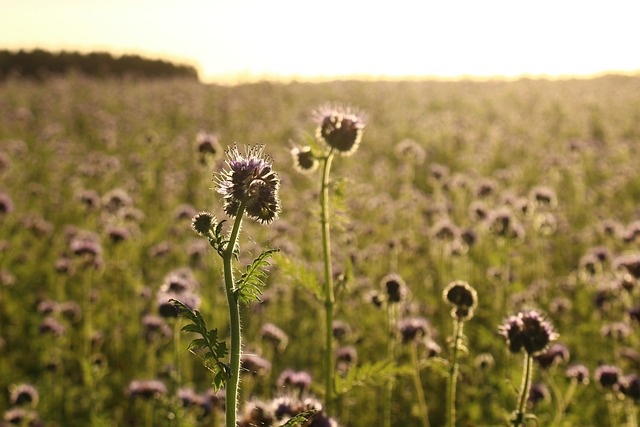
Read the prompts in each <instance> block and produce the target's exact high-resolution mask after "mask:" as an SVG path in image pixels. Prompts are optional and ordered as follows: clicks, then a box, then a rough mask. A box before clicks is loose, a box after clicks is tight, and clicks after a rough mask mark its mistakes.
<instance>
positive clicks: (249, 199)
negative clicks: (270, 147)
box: [217, 145, 280, 224]
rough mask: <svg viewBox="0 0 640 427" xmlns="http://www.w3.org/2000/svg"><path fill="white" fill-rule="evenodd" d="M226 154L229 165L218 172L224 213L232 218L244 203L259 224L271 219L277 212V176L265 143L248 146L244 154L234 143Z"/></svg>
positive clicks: (275, 216)
mask: <svg viewBox="0 0 640 427" xmlns="http://www.w3.org/2000/svg"><path fill="white" fill-rule="evenodd" d="M226 155H227V161H226V163H227V166H229V169H228V170H225V171H223V172H221V173H220V175H219V176H218V188H217V191H218V193H220V194H222V195H223V196H224V211H225V213H226V214H227V215H229V216H230V217H232V218H234V217H235V216H236V215H237V213H238V209H239V208H240V206H241V205H244V206H245V209H246V213H247V216H249V217H250V218H252V219H255V220H256V221H258V222H259V223H261V224H269V223H271V222H273V221H274V220H275V219H276V218H278V214H279V212H280V198H279V197H278V191H279V189H280V179H279V178H278V174H277V173H276V172H274V171H273V169H272V167H271V166H272V163H273V161H272V159H271V157H269V156H267V155H265V154H264V145H254V146H247V147H246V148H245V154H244V155H243V154H241V153H240V151H239V150H238V147H237V146H236V145H234V146H233V147H231V148H230V149H227V150H226Z"/></svg>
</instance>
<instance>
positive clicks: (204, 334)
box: [171, 300, 229, 391]
mask: <svg viewBox="0 0 640 427" xmlns="http://www.w3.org/2000/svg"><path fill="white" fill-rule="evenodd" d="M171 303H172V304H173V305H174V307H176V308H177V309H178V314H179V315H180V316H182V317H185V318H187V319H188V320H190V321H191V323H189V324H187V325H185V326H183V327H182V329H181V330H182V331H185V332H190V333H196V334H199V335H200V338H195V339H193V340H192V341H191V342H190V343H189V346H188V347H187V349H188V350H189V351H190V352H192V353H193V354H195V355H197V356H198V357H200V358H201V359H202V362H203V364H204V366H205V367H206V368H207V369H208V370H210V371H211V372H212V373H213V385H214V388H215V389H216V391H217V390H219V389H220V388H221V387H223V386H224V383H225V381H226V378H227V377H228V376H229V375H228V374H229V367H228V365H226V364H224V363H223V362H221V361H220V359H222V358H223V357H225V356H226V355H227V353H228V350H227V344H226V342H224V341H218V330H217V329H212V330H208V329H207V325H206V322H205V320H204V318H203V317H202V314H200V312H198V311H197V310H192V309H191V308H189V307H188V306H187V305H185V304H184V303H182V302H180V301H178V300H171Z"/></svg>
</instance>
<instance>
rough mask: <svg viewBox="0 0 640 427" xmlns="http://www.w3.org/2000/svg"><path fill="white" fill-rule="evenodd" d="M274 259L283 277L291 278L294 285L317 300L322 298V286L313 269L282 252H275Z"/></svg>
mask: <svg viewBox="0 0 640 427" xmlns="http://www.w3.org/2000/svg"><path fill="white" fill-rule="evenodd" d="M275 260H276V263H277V265H278V269H279V270H280V271H281V273H282V275H283V276H284V277H287V278H289V279H292V280H293V283H294V285H296V286H300V287H301V288H303V289H305V290H306V291H308V292H309V293H311V295H313V296H314V297H315V298H316V299H317V300H318V301H320V300H321V299H322V287H321V286H320V283H319V282H318V277H317V276H316V273H315V272H314V271H312V270H311V269H309V268H307V267H306V266H305V265H304V264H303V263H302V262H298V261H295V260H294V259H293V258H291V257H289V256H287V255H285V254H284V253H279V254H277V255H276V256H275Z"/></svg>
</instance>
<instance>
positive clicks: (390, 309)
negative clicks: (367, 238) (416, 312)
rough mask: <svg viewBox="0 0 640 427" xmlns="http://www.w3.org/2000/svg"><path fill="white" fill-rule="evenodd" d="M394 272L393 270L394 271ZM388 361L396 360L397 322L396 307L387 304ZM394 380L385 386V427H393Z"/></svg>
mask: <svg viewBox="0 0 640 427" xmlns="http://www.w3.org/2000/svg"><path fill="white" fill-rule="evenodd" d="M392 271H393V270H392ZM386 306H387V325H386V326H387V360H388V361H389V362H391V361H394V360H395V337H394V336H392V334H391V331H392V330H393V327H394V325H395V322H396V320H395V319H396V305H395V304H389V303H388V302H387V304H386ZM393 383H394V379H393V378H389V379H388V380H387V382H386V384H385V390H384V392H385V399H384V402H383V404H384V427H391V398H392V397H393V385H394V384H393Z"/></svg>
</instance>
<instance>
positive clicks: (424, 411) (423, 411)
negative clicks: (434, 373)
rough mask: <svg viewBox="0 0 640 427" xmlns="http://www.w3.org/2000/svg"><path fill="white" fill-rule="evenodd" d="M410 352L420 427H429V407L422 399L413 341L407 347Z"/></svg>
mask: <svg viewBox="0 0 640 427" xmlns="http://www.w3.org/2000/svg"><path fill="white" fill-rule="evenodd" d="M409 351H410V352H411V363H412V364H413V385H414V386H415V388H416V394H417V395H418V405H419V406H420V419H421V420H422V427H429V407H428V406H427V400H426V399H425V397H424V389H423V388H422V380H421V379H420V366H419V365H418V342H417V341H413V342H411V344H410V345H409Z"/></svg>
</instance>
